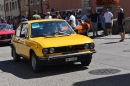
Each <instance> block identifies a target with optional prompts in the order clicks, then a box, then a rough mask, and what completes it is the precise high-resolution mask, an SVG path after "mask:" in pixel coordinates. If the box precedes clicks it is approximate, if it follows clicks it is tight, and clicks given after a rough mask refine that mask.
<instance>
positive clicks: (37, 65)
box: [30, 52, 42, 73]
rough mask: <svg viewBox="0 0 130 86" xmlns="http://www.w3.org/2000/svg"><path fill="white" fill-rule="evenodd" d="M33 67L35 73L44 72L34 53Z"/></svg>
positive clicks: (32, 55)
mask: <svg viewBox="0 0 130 86" xmlns="http://www.w3.org/2000/svg"><path fill="white" fill-rule="evenodd" d="M30 60H31V66H32V69H33V71H34V72H35V73H39V72H41V71H42V65H41V64H40V63H39V60H38V57H37V56H36V55H35V53H34V52H32V53H31V59H30Z"/></svg>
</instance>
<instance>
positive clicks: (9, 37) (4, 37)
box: [0, 34, 11, 40]
mask: <svg viewBox="0 0 130 86" xmlns="http://www.w3.org/2000/svg"><path fill="white" fill-rule="evenodd" d="M0 39H1V40H4V39H11V34H7V35H1V36H0Z"/></svg>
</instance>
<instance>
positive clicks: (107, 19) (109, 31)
mask: <svg viewBox="0 0 130 86" xmlns="http://www.w3.org/2000/svg"><path fill="white" fill-rule="evenodd" d="M104 18H105V29H106V31H107V34H106V35H112V22H113V21H112V19H113V14H112V13H111V12H110V11H109V9H108V8H107V9H106V13H105V14H104Z"/></svg>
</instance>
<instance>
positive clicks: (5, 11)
mask: <svg viewBox="0 0 130 86" xmlns="http://www.w3.org/2000/svg"><path fill="white" fill-rule="evenodd" d="M5 6H6V5H5V0H4V12H5V15H4V16H5V19H6V9H5Z"/></svg>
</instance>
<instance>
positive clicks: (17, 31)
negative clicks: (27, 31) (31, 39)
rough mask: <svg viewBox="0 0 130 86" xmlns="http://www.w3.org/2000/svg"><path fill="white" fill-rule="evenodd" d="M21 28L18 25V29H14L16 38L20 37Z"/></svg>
mask: <svg viewBox="0 0 130 86" xmlns="http://www.w3.org/2000/svg"><path fill="white" fill-rule="evenodd" d="M21 26H22V24H21V25H19V27H18V28H17V29H16V32H15V35H16V36H17V37H19V36H20V31H21Z"/></svg>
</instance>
